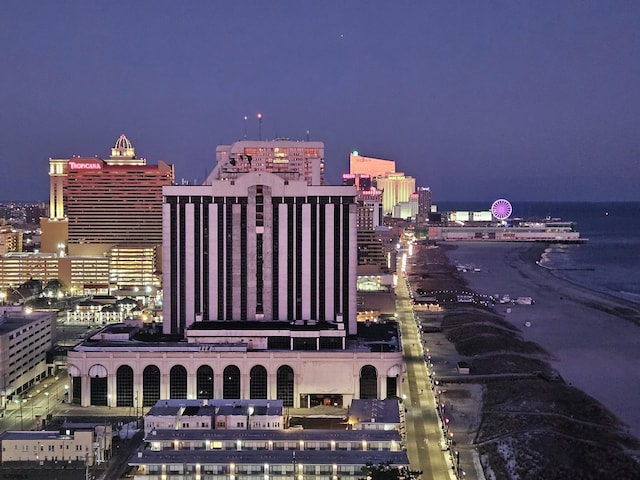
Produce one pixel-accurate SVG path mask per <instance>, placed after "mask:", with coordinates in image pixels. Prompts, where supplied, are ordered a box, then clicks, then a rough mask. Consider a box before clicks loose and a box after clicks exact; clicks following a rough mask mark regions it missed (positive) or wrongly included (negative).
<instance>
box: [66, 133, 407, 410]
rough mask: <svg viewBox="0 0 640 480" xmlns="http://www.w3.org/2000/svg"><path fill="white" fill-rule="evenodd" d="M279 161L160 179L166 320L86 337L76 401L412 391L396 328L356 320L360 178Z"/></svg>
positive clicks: (231, 160) (299, 403)
mask: <svg viewBox="0 0 640 480" xmlns="http://www.w3.org/2000/svg"><path fill="white" fill-rule="evenodd" d="M274 143H275V142H274ZM297 143H299V145H297V146H296V148H301V149H302V150H301V151H303V152H304V151H305V150H304V149H305V148H307V146H305V145H304V144H305V143H306V142H297ZM312 143H314V144H318V143H319V142H312ZM320 145H321V144H320ZM271 147H273V148H281V147H278V146H277V145H272V146H271ZM317 147H318V145H314V146H308V148H317ZM282 148H285V147H284V146H283V147H282ZM286 148H292V147H290V146H286ZM274 151H275V150H274ZM308 152H311V151H310V150H308ZM279 153H283V152H281V151H279ZM243 155H245V156H246V153H243ZM279 158H280V160H281V163H278V168H277V169H275V168H272V167H269V166H266V167H260V168H257V167H256V168H254V167H253V164H252V162H253V157H252V158H251V160H249V159H247V158H243V159H240V160H238V158H237V157H234V156H227V157H225V158H222V160H221V161H219V162H218V164H217V166H216V168H215V169H214V170H213V172H212V173H211V175H210V176H209V178H208V179H207V181H206V182H205V184H204V185H200V186H195V185H194V186H192V185H183V186H167V187H165V188H164V189H163V193H164V199H163V206H162V209H163V289H164V306H163V308H164V322H163V326H162V330H160V328H155V327H153V326H152V327H148V326H146V327H145V326H143V325H140V324H138V325H120V326H109V327H107V328H105V329H104V330H103V331H102V332H99V333H98V334H96V335H94V336H93V337H92V338H91V339H89V340H87V341H86V342H84V343H83V344H81V345H79V346H77V347H75V348H74V349H73V350H72V351H70V352H69V353H68V363H69V376H70V379H69V380H70V384H71V386H72V389H71V390H72V398H71V399H72V401H74V402H76V403H79V404H81V405H83V406H88V405H110V406H135V407H142V406H151V405H154V404H155V403H156V402H157V401H158V400H159V399H161V398H162V399H197V398H203V399H207V398H209V399H210V398H221V399H278V400H282V402H283V405H284V406H285V407H310V406H314V405H318V404H331V405H341V406H342V405H347V404H349V403H350V402H351V400H352V399H354V398H363V399H374V398H388V397H396V396H399V395H400V394H401V392H400V387H401V382H400V380H399V378H400V375H401V374H402V371H403V363H402V351H401V347H400V338H399V329H398V328H397V325H396V324H395V323H393V322H391V323H388V324H379V325H366V326H365V325H364V324H363V325H358V324H357V322H356V318H357V311H356V310H357V305H356V278H357V270H356V269H357V233H356V217H357V206H356V189H355V187H350V186H326V185H321V184H320V183H321V176H317V175H307V173H306V172H305V170H302V169H298V167H296V166H295V163H294V162H290V163H289V164H288V165H289V166H288V167H284V166H283V165H284V157H279ZM240 161H241V162H242V169H243V170H240V171H239V169H238V166H239V164H240ZM299 165H305V163H304V162H299Z"/></svg>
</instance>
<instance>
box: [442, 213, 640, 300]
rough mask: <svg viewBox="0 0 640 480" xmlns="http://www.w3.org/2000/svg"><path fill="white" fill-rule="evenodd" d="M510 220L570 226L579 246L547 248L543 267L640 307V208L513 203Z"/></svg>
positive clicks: (552, 246) (557, 274) (553, 246)
mask: <svg viewBox="0 0 640 480" xmlns="http://www.w3.org/2000/svg"><path fill="white" fill-rule="evenodd" d="M490 207H491V203H480V202H470V203H464V202H444V203H439V204H438V210H439V211H441V212H445V211H455V210H462V211H466V210H468V211H485V210H489V209H490ZM512 207H513V213H512V214H511V217H521V218H524V219H544V218H547V217H551V218H560V219H561V220H564V221H572V222H575V223H576V225H577V230H578V231H579V232H580V236H581V237H582V238H587V239H588V242H586V243H584V244H581V245H551V246H550V247H549V248H548V249H547V251H546V252H545V255H544V258H543V259H542V260H541V262H542V263H543V264H544V266H546V267H548V268H551V269H553V270H554V274H555V275H556V276H559V277H562V278H566V279H567V280H570V281H572V282H575V283H578V284H580V285H583V286H585V287H587V288H590V289H593V290H597V291H600V292H604V293H608V294H610V295H614V296H616V297H619V298H624V299H626V300H630V301H633V302H636V303H640V202H609V203H605V202H602V203H586V202H512Z"/></svg>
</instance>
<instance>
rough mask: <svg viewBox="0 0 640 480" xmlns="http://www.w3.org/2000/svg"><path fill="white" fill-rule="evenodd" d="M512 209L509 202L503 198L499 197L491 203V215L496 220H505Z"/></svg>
mask: <svg viewBox="0 0 640 480" xmlns="http://www.w3.org/2000/svg"><path fill="white" fill-rule="evenodd" d="M512 211H513V208H511V203H510V202H509V200H505V199H504V198H500V199H498V200H496V201H495V202H493V203H492V204H491V215H493V217H494V218H496V219H497V220H506V219H507V218H509V216H511V212H512Z"/></svg>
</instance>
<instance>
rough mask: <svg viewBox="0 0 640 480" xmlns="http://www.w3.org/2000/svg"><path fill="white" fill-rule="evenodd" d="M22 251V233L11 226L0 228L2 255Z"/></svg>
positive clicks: (0, 253)
mask: <svg viewBox="0 0 640 480" xmlns="http://www.w3.org/2000/svg"><path fill="white" fill-rule="evenodd" d="M21 251H22V232H21V231H20V230H16V229H14V228H13V227H12V226H11V225H3V226H0V255H5V254H7V253H9V252H21Z"/></svg>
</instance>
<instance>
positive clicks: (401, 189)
mask: <svg viewBox="0 0 640 480" xmlns="http://www.w3.org/2000/svg"><path fill="white" fill-rule="evenodd" d="M377 186H378V188H379V189H380V190H382V192H383V193H382V210H383V212H384V214H385V215H388V214H393V209H394V207H395V206H396V205H398V204H399V203H401V202H408V201H409V198H410V197H411V194H412V193H414V192H415V190H416V179H415V178H413V177H409V176H405V174H404V173H402V172H396V173H392V174H389V175H387V176H385V177H378V179H377Z"/></svg>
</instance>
